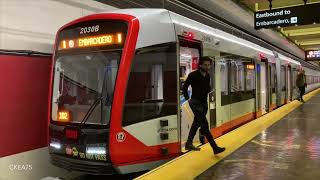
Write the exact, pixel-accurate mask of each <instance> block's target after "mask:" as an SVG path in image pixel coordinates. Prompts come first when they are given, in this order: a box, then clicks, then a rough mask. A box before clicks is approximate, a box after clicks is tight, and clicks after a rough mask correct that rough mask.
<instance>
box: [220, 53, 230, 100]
mask: <svg viewBox="0 0 320 180" xmlns="http://www.w3.org/2000/svg"><path fill="white" fill-rule="evenodd" d="M218 63H219V64H220V77H221V78H220V88H221V105H226V104H229V103H230V102H229V63H228V62H227V60H226V59H220V60H219V61H218Z"/></svg>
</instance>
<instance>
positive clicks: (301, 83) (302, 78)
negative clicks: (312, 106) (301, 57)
mask: <svg viewBox="0 0 320 180" xmlns="http://www.w3.org/2000/svg"><path fill="white" fill-rule="evenodd" d="M296 86H297V87H298V88H299V90H300V98H299V101H301V102H303V103H304V100H303V98H302V97H303V95H304V93H305V92H306V87H307V83H306V75H305V72H304V70H302V71H300V72H299V74H298V76H297V80H296Z"/></svg>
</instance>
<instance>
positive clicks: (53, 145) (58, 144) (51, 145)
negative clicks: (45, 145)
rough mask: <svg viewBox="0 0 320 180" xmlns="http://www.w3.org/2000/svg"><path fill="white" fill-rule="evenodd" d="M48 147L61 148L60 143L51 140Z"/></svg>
mask: <svg viewBox="0 0 320 180" xmlns="http://www.w3.org/2000/svg"><path fill="white" fill-rule="evenodd" d="M50 147H52V148H54V149H60V148H61V144H60V143H58V142H51V143H50Z"/></svg>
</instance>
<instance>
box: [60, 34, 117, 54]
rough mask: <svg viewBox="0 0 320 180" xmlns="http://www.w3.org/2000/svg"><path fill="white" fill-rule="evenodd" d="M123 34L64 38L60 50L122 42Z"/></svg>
mask: <svg viewBox="0 0 320 180" xmlns="http://www.w3.org/2000/svg"><path fill="white" fill-rule="evenodd" d="M122 39H123V38H122V34H121V33H118V34H109V35H100V36H94V37H85V38H78V39H70V40H62V41H61V42H60V45H59V48H58V50H62V49H70V48H84V47H92V46H108V45H113V44H122Z"/></svg>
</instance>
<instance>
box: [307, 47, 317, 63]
mask: <svg viewBox="0 0 320 180" xmlns="http://www.w3.org/2000/svg"><path fill="white" fill-rule="evenodd" d="M319 60H320V50H309V51H306V61H319Z"/></svg>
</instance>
